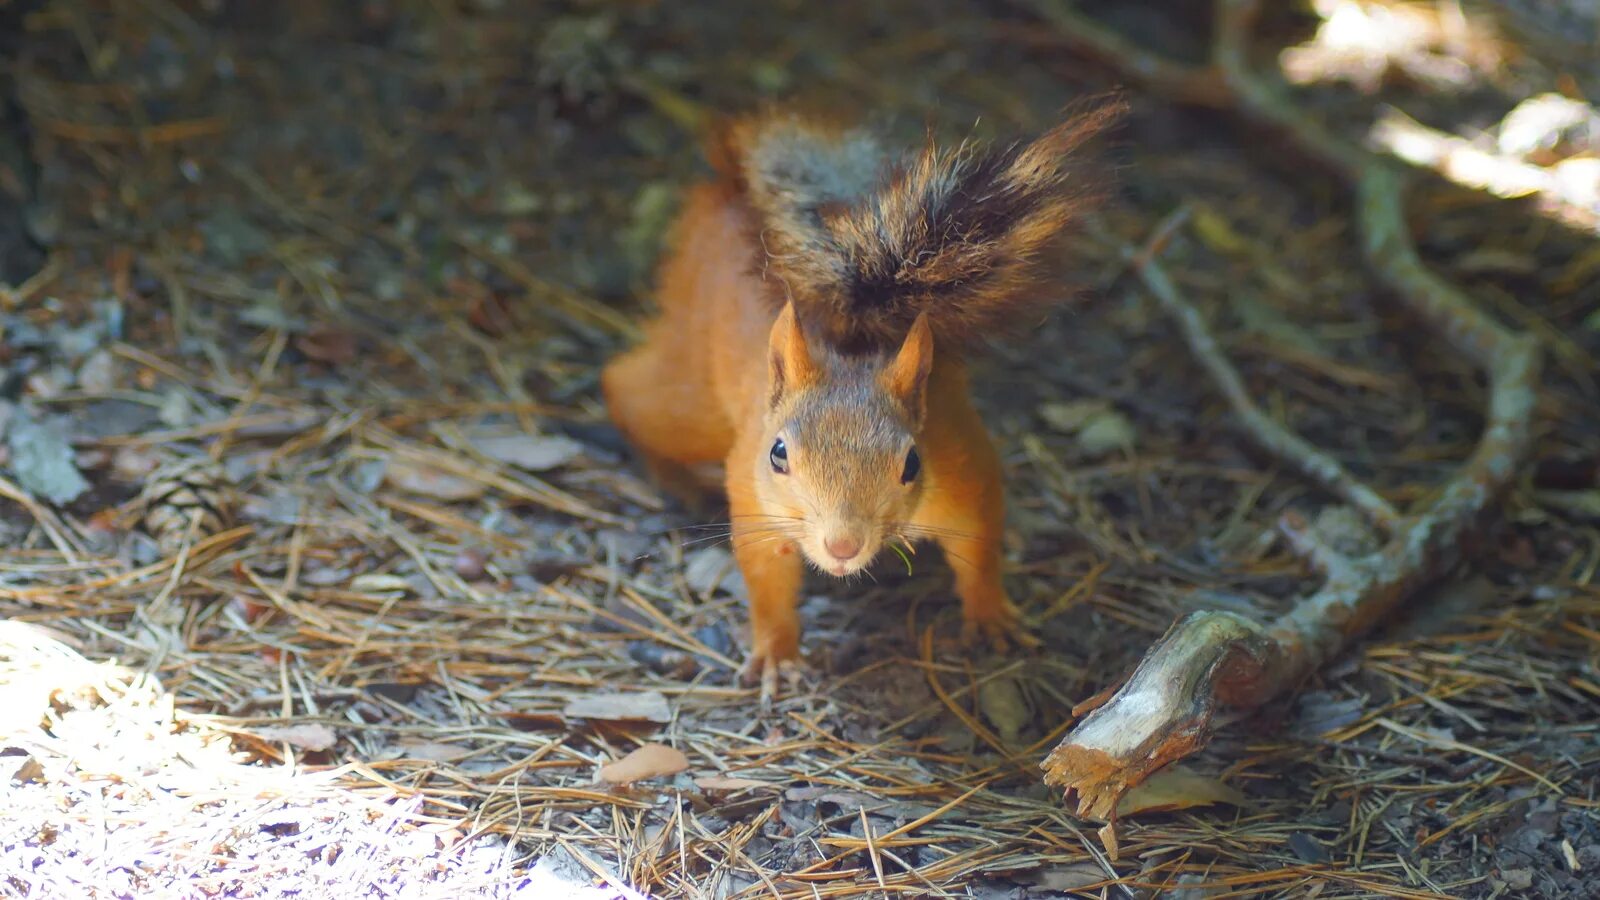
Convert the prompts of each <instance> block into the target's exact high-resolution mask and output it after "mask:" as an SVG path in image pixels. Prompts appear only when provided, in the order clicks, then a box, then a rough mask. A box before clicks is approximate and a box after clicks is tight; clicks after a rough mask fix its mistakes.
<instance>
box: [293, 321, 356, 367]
mask: <svg viewBox="0 0 1600 900" xmlns="http://www.w3.org/2000/svg"><path fill="white" fill-rule="evenodd" d="M294 345H295V348H296V349H297V350H299V351H300V352H301V353H304V354H305V355H306V357H307V358H308V359H314V360H316V361H317V362H320V363H328V364H330V365H336V366H338V365H344V364H345V363H348V362H350V361H351V360H353V359H355V358H356V351H357V350H358V349H359V348H358V347H357V345H356V336H355V335H354V334H352V333H350V332H348V331H342V330H340V329H337V328H313V329H312V330H310V331H308V332H306V333H305V334H302V335H300V336H299V337H297V338H295V341H294Z"/></svg>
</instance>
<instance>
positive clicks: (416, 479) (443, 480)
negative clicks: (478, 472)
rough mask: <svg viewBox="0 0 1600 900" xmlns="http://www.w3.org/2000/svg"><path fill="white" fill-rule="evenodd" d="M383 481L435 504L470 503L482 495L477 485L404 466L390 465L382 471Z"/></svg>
mask: <svg viewBox="0 0 1600 900" xmlns="http://www.w3.org/2000/svg"><path fill="white" fill-rule="evenodd" d="M383 477H384V480H385V481H387V482H389V484H391V485H393V486H394V487H397V488H399V489H400V490H402V491H406V492H407V493H411V494H421V495H422V496H424V497H432V498H434V499H435V500H447V501H452V502H454V501H459V500H474V499H477V498H478V497H482V496H483V494H484V487H483V484H482V483H481V482H477V481H473V480H472V479H470V478H462V477H461V476H459V475H452V474H450V473H449V472H441V471H439V470H438V469H434V468H430V467H428V466H419V465H413V464H412V463H408V462H395V461H391V462H390V463H389V464H388V466H386V467H385V468H384V470H383Z"/></svg>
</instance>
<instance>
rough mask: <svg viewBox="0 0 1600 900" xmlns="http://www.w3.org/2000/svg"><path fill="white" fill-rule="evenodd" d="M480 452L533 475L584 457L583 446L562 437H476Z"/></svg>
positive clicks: (493, 435) (518, 435)
mask: <svg viewBox="0 0 1600 900" xmlns="http://www.w3.org/2000/svg"><path fill="white" fill-rule="evenodd" d="M472 446H473V447H475V448H477V450H478V452H479V453H482V454H483V455H484V456H487V457H489V458H490V459H492V460H495V461H497V462H503V463H505V464H506V465H508V466H516V467H517V468H519V469H526V470H528V471H529V472H546V471H549V470H550V469H555V468H558V467H560V466H564V465H566V464H567V463H569V462H572V461H573V460H574V459H577V458H578V457H579V456H581V455H582V454H583V445H582V444H580V443H578V442H577V441H575V440H573V439H572V438H569V437H566V436H564V435H559V434H489V435H482V436H478V437H474V438H473V439H472Z"/></svg>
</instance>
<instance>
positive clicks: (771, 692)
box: [739, 653, 805, 709]
mask: <svg viewBox="0 0 1600 900" xmlns="http://www.w3.org/2000/svg"><path fill="white" fill-rule="evenodd" d="M804 677H805V667H804V665H803V664H802V663H801V661H800V660H799V659H797V658H790V659H778V658H776V657H774V656H769V655H766V654H762V653H752V654H751V655H750V659H749V661H747V662H746V663H745V665H744V669H743V670H742V671H741V672H740V673H739V680H740V681H741V682H743V683H744V684H745V685H754V684H756V683H758V682H759V683H760V685H761V706H762V708H763V709H765V708H767V707H770V706H771V705H772V703H773V701H774V700H776V699H778V696H779V690H778V688H779V682H780V681H781V682H782V683H783V685H784V686H786V687H787V688H788V689H789V692H790V693H791V694H793V693H798V692H799V690H800V683H801V681H802V680H803V679H804Z"/></svg>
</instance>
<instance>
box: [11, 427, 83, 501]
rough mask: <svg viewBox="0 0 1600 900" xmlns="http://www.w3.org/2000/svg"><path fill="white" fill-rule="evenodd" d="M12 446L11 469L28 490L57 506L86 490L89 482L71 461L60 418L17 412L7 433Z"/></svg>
mask: <svg viewBox="0 0 1600 900" xmlns="http://www.w3.org/2000/svg"><path fill="white" fill-rule="evenodd" d="M6 441H7V443H8V444H9V445H10V447H11V470H12V471H13V472H15V473H16V475H17V483H18V484H20V485H22V487H23V489H24V490H26V491H27V492H28V493H30V494H33V495H35V496H37V497H41V498H43V499H45V500H48V501H49V502H51V503H54V504H57V505H60V504H63V503H71V502H72V501H73V500H76V499H78V498H79V497H80V496H82V495H83V492H84V491H87V490H88V489H89V482H87V481H85V480H84V477H83V476H82V475H81V474H79V473H78V468H77V466H74V465H73V464H72V444H71V443H69V442H68V441H67V435H66V429H65V426H64V425H63V424H62V423H61V422H60V421H45V422H38V421H35V420H34V419H33V418H32V417H31V416H29V415H27V414H26V413H20V414H18V415H17V416H15V418H14V419H13V420H12V422H11V427H10V429H9V430H8V431H7V433H6Z"/></svg>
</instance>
